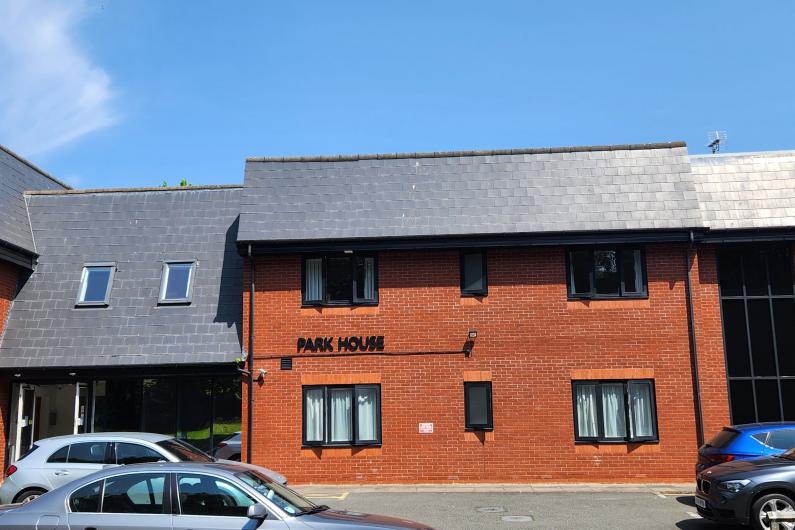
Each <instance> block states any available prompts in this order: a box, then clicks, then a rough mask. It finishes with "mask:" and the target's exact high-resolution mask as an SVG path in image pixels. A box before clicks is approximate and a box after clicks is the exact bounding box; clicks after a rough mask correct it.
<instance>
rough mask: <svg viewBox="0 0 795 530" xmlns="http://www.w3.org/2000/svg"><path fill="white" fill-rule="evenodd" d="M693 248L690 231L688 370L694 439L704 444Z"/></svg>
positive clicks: (688, 253) (686, 260)
mask: <svg viewBox="0 0 795 530" xmlns="http://www.w3.org/2000/svg"><path fill="white" fill-rule="evenodd" d="M694 248H695V238H694V236H693V231H692V230H691V231H690V245H688V247H687V248H686V249H685V271H686V273H687V275H686V276H685V293H686V296H687V328H688V332H689V342H690V371H691V373H692V374H693V407H694V408H695V416H696V441H697V442H698V446H699V447H701V446H702V445H703V444H704V420H703V418H702V416H701V384H700V382H699V378H698V348H697V346H696V322H695V317H694V315H693V293H692V287H691V284H690V268H691V263H692V257H693V256H692V250H693V249H694Z"/></svg>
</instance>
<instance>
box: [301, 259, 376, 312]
mask: <svg viewBox="0 0 795 530" xmlns="http://www.w3.org/2000/svg"><path fill="white" fill-rule="evenodd" d="M301 293H302V301H303V303H304V305H359V304H377V303H378V267H377V260H376V258H375V256H364V255H362V256H353V255H347V254H346V255H329V256H322V257H312V258H305V259H304V264H303V281H302V285H301Z"/></svg>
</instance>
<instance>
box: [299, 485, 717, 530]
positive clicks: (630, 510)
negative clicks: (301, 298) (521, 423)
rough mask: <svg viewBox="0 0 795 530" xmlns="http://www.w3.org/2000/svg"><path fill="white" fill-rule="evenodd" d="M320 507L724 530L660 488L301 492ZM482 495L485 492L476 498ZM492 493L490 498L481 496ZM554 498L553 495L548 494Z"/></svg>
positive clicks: (442, 524) (548, 523) (447, 528)
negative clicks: (319, 504)
mask: <svg viewBox="0 0 795 530" xmlns="http://www.w3.org/2000/svg"><path fill="white" fill-rule="evenodd" d="M297 489H299V491H301V492H302V493H304V494H305V495H307V496H308V497H309V498H310V499H311V500H312V501H313V502H316V503H322V504H327V505H329V506H330V507H332V508H336V509H345V510H351V511H361V512H377V513H381V514H384V515H392V516H396V517H404V518H407V519H412V520H415V521H421V522H423V523H425V524H428V525H430V526H432V527H433V528H435V529H436V530H470V529H471V530H475V529H478V530H482V529H506V530H507V529H513V530H523V529H538V528H545V529H550V528H554V529H564V528H571V529H575V528H576V529H578V530H583V529H604V530H608V529H616V528H638V529H643V530H646V529H654V528H660V529H662V528H666V529H671V528H679V529H682V530H701V529H703V530H717V529H718V528H724V527H723V526H719V525H716V524H714V523H711V522H708V521H706V520H704V519H702V518H701V517H699V516H698V514H697V513H696V508H695V504H694V501H693V494H692V492H689V491H685V490H682V491H679V492H677V491H675V490H670V489H669V490H668V491H665V492H661V491H658V490H655V489H654V488H649V489H643V488H635V489H634V491H632V490H633V488H626V487H621V486H615V487H613V486H607V487H603V488H599V487H589V488H588V489H591V490H592V491H570V490H568V491H567V489H566V488H565V487H561V488H553V487H550V488H538V489H539V491H538V492H511V491H507V489H510V488H506V491H488V490H489V489H490V488H488V487H486V488H480V487H478V488H473V491H461V489H464V488H455V489H456V490H458V491H450V489H449V488H444V487H439V488H428V489H427V490H425V491H407V490H408V489H409V488H400V487H394V488H390V487H381V488H364V489H360V488H336V487H335V488H330V487H329V488H323V487H317V486H314V487H304V488H297ZM475 490H478V491H475ZM481 490H486V491H481ZM543 490H546V491H543Z"/></svg>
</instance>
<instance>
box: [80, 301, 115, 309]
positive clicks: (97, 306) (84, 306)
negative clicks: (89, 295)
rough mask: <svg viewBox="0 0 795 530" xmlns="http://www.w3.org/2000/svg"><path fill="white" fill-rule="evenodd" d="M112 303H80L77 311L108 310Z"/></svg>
mask: <svg viewBox="0 0 795 530" xmlns="http://www.w3.org/2000/svg"><path fill="white" fill-rule="evenodd" d="M109 307H110V302H78V303H76V304H75V309H108V308H109Z"/></svg>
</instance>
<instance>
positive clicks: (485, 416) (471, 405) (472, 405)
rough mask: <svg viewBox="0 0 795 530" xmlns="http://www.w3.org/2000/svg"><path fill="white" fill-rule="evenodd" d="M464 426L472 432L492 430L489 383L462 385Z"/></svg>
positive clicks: (492, 419)
mask: <svg viewBox="0 0 795 530" xmlns="http://www.w3.org/2000/svg"><path fill="white" fill-rule="evenodd" d="M464 426H465V427H466V428H467V429H468V430H472V431H490V430H492V429H493V428H494V415H493V410H492V402H491V381H476V382H466V383H464Z"/></svg>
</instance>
